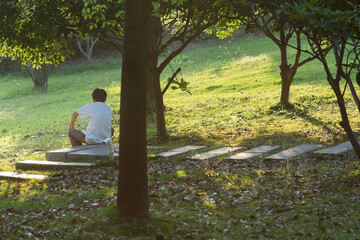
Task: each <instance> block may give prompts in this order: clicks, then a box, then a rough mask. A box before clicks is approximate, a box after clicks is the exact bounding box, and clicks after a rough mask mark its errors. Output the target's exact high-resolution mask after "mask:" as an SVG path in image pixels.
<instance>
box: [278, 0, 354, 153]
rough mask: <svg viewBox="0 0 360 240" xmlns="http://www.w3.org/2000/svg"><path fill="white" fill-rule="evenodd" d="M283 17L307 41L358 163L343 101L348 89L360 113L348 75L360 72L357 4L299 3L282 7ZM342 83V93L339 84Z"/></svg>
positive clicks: (337, 0) (352, 134)
mask: <svg viewBox="0 0 360 240" xmlns="http://www.w3.org/2000/svg"><path fill="white" fill-rule="evenodd" d="M282 11H283V12H284V13H286V14H287V16H288V18H289V19H290V21H292V23H293V24H296V25H297V26H299V28H301V31H302V32H303V34H305V36H306V37H307V39H308V41H309V44H310V46H311V51H312V54H313V56H314V57H316V58H317V59H319V60H320V62H321V63H322V65H323V67H324V71H325V73H326V76H327V81H328V83H329V84H330V86H331V88H332V90H333V91H334V94H335V96H336V98H337V104H338V107H339V110H340V114H341V118H342V121H341V122H340V126H342V127H343V128H344V130H345V132H346V135H347V137H348V138H349V140H350V142H351V144H352V146H353V148H354V150H355V152H356V154H357V156H358V157H359V159H360V145H359V142H358V140H357V138H356V135H355V134H354V132H353V130H352V128H351V125H350V122H349V119H348V113H347V112H348V109H347V107H346V102H345V99H344V94H345V92H346V90H347V88H349V89H350V92H351V94H352V96H353V99H354V101H355V103H356V105H357V108H358V111H359V113H360V101H359V98H358V95H357V93H356V90H355V88H354V85H353V83H352V78H351V76H352V75H351V73H352V72H353V71H354V70H359V69H360V68H359V64H360V58H359V55H360V48H359V44H360V16H359V12H360V8H359V4H358V2H357V1H347V2H343V1H339V0H334V1H325V0H319V1H309V0H307V1H298V2H294V3H292V4H287V5H285V6H284V8H283V10H282ZM328 46H331V47H332V51H333V54H334V57H335V62H336V69H335V71H332V70H331V69H330V66H329V60H328V59H327V58H326V51H327V49H328ZM342 80H345V81H346V84H345V87H344V88H343V89H342V87H341V81H342Z"/></svg>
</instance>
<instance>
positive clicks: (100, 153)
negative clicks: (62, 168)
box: [66, 144, 119, 161]
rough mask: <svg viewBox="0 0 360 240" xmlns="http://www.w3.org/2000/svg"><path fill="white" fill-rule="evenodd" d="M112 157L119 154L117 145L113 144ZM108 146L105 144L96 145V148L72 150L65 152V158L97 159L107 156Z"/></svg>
mask: <svg viewBox="0 0 360 240" xmlns="http://www.w3.org/2000/svg"><path fill="white" fill-rule="evenodd" d="M113 149H114V151H115V152H114V157H118V156H119V145H113ZM108 157H109V154H108V148H107V146H106V145H105V144H103V145H97V147H96V148H88V149H85V150H81V151H74V152H70V153H68V154H67V156H66V158H67V159H69V160H89V161H91V160H97V159H103V158H108Z"/></svg>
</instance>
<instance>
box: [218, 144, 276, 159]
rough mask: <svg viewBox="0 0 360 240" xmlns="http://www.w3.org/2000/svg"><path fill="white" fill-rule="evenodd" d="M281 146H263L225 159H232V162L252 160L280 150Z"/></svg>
mask: <svg viewBox="0 0 360 240" xmlns="http://www.w3.org/2000/svg"><path fill="white" fill-rule="evenodd" d="M278 148H279V146H268V145H263V146H259V147H256V148H252V149H249V150H247V151H244V152H241V153H238V154H235V155H231V156H229V157H227V158H225V159H230V160H246V159H250V158H253V157H256V156H259V155H261V154H264V153H267V152H271V151H273V150H275V149H278Z"/></svg>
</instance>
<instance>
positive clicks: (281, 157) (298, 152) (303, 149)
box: [265, 144, 321, 160]
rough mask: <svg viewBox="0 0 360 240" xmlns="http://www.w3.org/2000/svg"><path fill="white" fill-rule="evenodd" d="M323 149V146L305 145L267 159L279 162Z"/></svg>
mask: <svg viewBox="0 0 360 240" xmlns="http://www.w3.org/2000/svg"><path fill="white" fill-rule="evenodd" d="M319 147H321V145H312V144H303V145H300V146H297V147H294V148H290V149H287V150H284V151H282V152H279V153H275V154H273V155H271V156H268V157H266V158H265V159H279V160H285V159H289V158H292V157H297V156H299V155H301V154H304V153H307V152H310V151H312V150H315V149H317V148H319Z"/></svg>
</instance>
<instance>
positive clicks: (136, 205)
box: [117, 0, 151, 219]
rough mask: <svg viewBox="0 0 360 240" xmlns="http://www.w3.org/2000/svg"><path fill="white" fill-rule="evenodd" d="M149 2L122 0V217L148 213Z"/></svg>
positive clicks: (143, 0) (119, 180) (120, 203)
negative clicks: (123, 10) (123, 22)
mask: <svg viewBox="0 0 360 240" xmlns="http://www.w3.org/2000/svg"><path fill="white" fill-rule="evenodd" d="M150 17H151V1H148V0H126V1H125V33H124V54H123V66H122V79H121V103H120V104H121V106H120V141H119V142H120V151H119V152H120V154H119V155H120V156H119V157H120V159H119V178H118V193H117V211H118V213H119V215H120V216H121V217H125V218H137V219H142V218H146V217H148V215H149V203H148V182H147V163H146V160H147V159H146V158H147V156H146V78H147V76H148V75H147V74H148V63H149V61H148V50H149V44H146V43H148V42H149V34H150V32H149V31H150V28H149V23H150Z"/></svg>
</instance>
